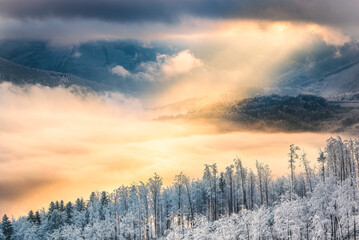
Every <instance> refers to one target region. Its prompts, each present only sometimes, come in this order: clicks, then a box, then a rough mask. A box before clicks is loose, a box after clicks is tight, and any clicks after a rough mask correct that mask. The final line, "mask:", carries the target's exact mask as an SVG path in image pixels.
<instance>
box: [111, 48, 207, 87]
mask: <svg viewBox="0 0 359 240" xmlns="http://www.w3.org/2000/svg"><path fill="white" fill-rule="evenodd" d="M202 66H203V62H202V61H201V59H199V58H197V57H195V56H194V55H193V53H191V52H190V50H188V49H187V50H184V51H181V52H179V53H177V54H173V55H167V54H158V55H157V57H156V61H148V62H143V63H141V64H140V65H139V66H138V67H137V69H136V70H135V73H130V72H129V71H128V70H126V69H125V68H124V67H122V66H120V65H117V66H115V67H113V68H112V69H111V72H112V73H113V74H115V75H118V76H120V77H123V78H132V79H134V80H135V81H148V82H160V81H166V80H169V79H170V78H172V77H176V76H179V75H183V74H188V73H190V72H191V71H192V70H194V69H196V68H199V67H202Z"/></svg>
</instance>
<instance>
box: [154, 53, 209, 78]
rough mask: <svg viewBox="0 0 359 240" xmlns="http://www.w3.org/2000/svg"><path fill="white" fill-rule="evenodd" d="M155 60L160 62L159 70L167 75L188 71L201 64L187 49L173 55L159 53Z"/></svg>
mask: <svg viewBox="0 0 359 240" xmlns="http://www.w3.org/2000/svg"><path fill="white" fill-rule="evenodd" d="M157 62H160V67H161V71H162V72H163V73H164V74H165V75H167V76H173V75H176V74H184V73H188V72H190V71H191V70H192V69H194V68H197V67H201V66H203V63H202V61H201V59H199V58H196V57H195V56H194V55H193V54H192V53H191V52H190V51H189V50H185V51H182V52H180V53H178V54H177V55H173V56H168V55H160V56H158V57H157Z"/></svg>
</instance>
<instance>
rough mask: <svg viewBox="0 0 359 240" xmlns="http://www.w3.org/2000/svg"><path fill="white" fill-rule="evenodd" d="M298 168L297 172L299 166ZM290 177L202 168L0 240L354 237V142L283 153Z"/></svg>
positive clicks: (62, 210)
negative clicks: (309, 152) (312, 155)
mask: <svg viewBox="0 0 359 240" xmlns="http://www.w3.org/2000/svg"><path fill="white" fill-rule="evenodd" d="M298 166H301V168H302V169H303V171H302V172H301V173H298V171H296V167H298ZM288 168H289V174H288V175H286V176H282V177H279V178H273V176H272V174H271V170H270V168H269V166H268V165H264V164H262V163H260V162H257V163H256V168H255V169H249V168H247V167H245V160H243V161H242V160H241V159H239V158H236V159H234V161H233V162H232V163H230V165H229V166H227V167H226V168H225V169H224V171H222V172H220V171H219V169H218V168H217V165H216V164H210V165H205V166H204V171H203V176H202V177H201V178H200V179H190V178H189V177H187V176H185V175H184V174H182V173H180V174H178V175H176V176H175V177H174V182H173V184H172V185H169V186H164V185H163V182H162V178H161V177H160V176H159V175H157V174H156V173H155V174H154V176H153V177H151V178H150V179H149V180H148V181H147V182H145V183H144V182H140V183H136V184H132V185H130V186H120V187H119V188H118V189H116V190H114V191H113V192H111V193H107V192H93V193H92V194H91V195H90V197H89V199H86V200H85V199H82V198H79V199H77V200H76V201H75V202H68V203H65V202H64V201H61V200H60V201H54V202H51V203H50V204H49V207H48V209H42V210H35V211H30V212H29V213H28V215H27V216H23V217H19V218H18V219H12V220H10V219H9V218H8V217H7V216H6V215H5V216H4V217H3V219H2V223H1V230H2V231H0V232H1V233H0V239H159V238H166V239H357V237H358V236H359V232H358V228H359V227H358V226H357V225H358V221H359V219H358V217H359V215H358V204H357V202H358V197H359V189H358V181H357V178H358V176H359V141H358V140H342V139H341V138H340V137H338V138H336V139H334V138H330V139H328V140H327V144H326V147H325V148H324V149H323V150H319V151H318V157H317V159H312V162H310V160H309V159H308V158H307V156H306V154H305V152H304V151H302V150H301V149H300V148H299V147H298V146H295V145H291V146H290V147H289V149H288Z"/></svg>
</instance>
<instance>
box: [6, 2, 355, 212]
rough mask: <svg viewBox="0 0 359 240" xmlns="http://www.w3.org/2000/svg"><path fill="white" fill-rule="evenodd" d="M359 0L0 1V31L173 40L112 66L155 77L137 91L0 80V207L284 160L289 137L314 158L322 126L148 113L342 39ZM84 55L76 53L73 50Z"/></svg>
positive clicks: (248, 88) (266, 80) (258, 84)
mask: <svg viewBox="0 0 359 240" xmlns="http://www.w3.org/2000/svg"><path fill="white" fill-rule="evenodd" d="M357 9H359V1H357V0H344V1H335V0H293V1H287V0H251V1H250V0H240V1H238V0H221V1H218V0H206V1H205V0H198V1H188V0H101V1H100V0H72V1H69V0H61V1H60V0H0V39H40V40H46V41H49V42H50V44H51V45H52V46H61V47H71V46H74V45H77V44H80V43H83V42H87V41H96V40H108V41H112V40H118V39H135V40H138V41H141V42H143V44H144V45H146V46H148V47H151V44H152V43H153V42H161V43H162V44H165V45H168V46H177V47H178V48H179V49H181V50H179V51H177V52H175V53H173V54H158V55H157V57H156V61H151V62H147V63H144V64H142V65H141V66H140V69H137V72H136V73H133V72H130V71H129V70H127V69H125V68H124V67H123V66H121V65H118V66H115V67H113V68H112V69H110V70H109V71H111V72H112V73H113V74H114V75H118V76H119V77H123V78H130V79H131V80H133V81H138V82H151V83H155V84H156V86H158V87H157V88H155V89H150V90H149V91H147V92H144V93H143V95H141V96H131V95H128V94H124V93H121V92H118V91H116V92H111V91H108V92H105V93H95V92H85V93H83V92H82V91H75V90H76V89H72V88H70V89H69V88H63V87H55V88H49V87H44V86H38V85H36V86H26V87H19V86H15V85H12V84H10V83H2V84H0V109H1V113H0V213H4V212H6V213H8V214H10V215H14V216H18V215H19V214H25V213H26V212H27V211H28V210H30V209H31V208H32V209H37V208H40V207H47V205H48V204H49V202H50V201H51V200H59V199H64V200H66V201H69V200H75V199H76V198H77V197H81V196H83V197H85V198H87V197H88V196H89V194H90V192H91V191H93V190H107V191H112V190H113V189H115V188H116V187H118V186H120V185H122V184H131V183H132V182H138V181H140V180H146V179H148V178H149V177H150V176H151V175H152V174H153V173H154V172H157V173H159V174H160V175H161V176H162V177H163V178H164V181H165V183H166V184H170V183H171V181H172V180H173V177H174V175H175V174H178V173H179V172H181V171H183V172H184V173H185V174H187V175H189V176H191V177H194V178H195V177H201V174H202V168H203V164H205V163H214V162H217V163H218V165H219V166H220V169H221V168H222V169H223V168H224V167H225V166H226V165H228V164H230V163H231V161H232V160H233V159H234V158H235V157H236V156H238V157H240V158H242V159H243V161H244V163H245V165H246V166H248V167H251V168H253V167H254V166H255V160H257V159H258V160H260V161H262V162H264V163H266V164H268V165H269V166H270V167H271V168H272V171H273V175H274V176H281V175H283V174H286V173H287V172H288V171H287V152H288V147H289V144H291V143H294V144H297V145H299V146H301V147H302V148H304V149H305V151H306V152H307V153H308V156H309V157H310V158H311V160H312V162H313V163H314V162H315V159H316V155H317V149H318V148H320V147H323V146H324V145H325V140H326V139H327V138H328V137H330V136H331V134H326V133H264V132H253V131H252V132H244V131H243V130H242V131H238V130H236V128H235V127H233V126H227V125H225V126H224V125H223V123H218V124H213V123H208V122H203V121H165V120H162V121H155V120H154V119H156V117H159V116H161V115H162V114H175V113H178V112H173V109H170V108H165V109H164V108H160V109H158V108H156V107H158V106H165V105H168V104H171V103H176V102H178V101H182V100H186V99H189V98H201V99H202V98H203V99H206V101H207V100H208V99H211V101H212V100H213V99H217V100H218V99H221V98H222V97H223V96H226V94H229V95H230V94H232V93H233V92H235V95H236V96H235V97H236V98H238V97H239V98H240V97H248V96H252V95H253V92H256V91H255V90H253V89H261V90H262V91H263V89H266V88H269V87H271V86H272V85H273V83H274V82H273V81H274V80H273V79H272V78H271V76H272V75H273V73H274V72H275V71H276V70H277V69H278V68H279V67H280V66H281V65H282V64H283V63H285V62H286V61H288V60H290V56H291V54H292V53H293V52H294V51H298V50H300V49H307V48H311V47H313V46H315V45H316V44H318V43H325V44H327V45H328V46H334V47H336V46H342V45H343V44H346V43H348V42H352V41H357V39H358V36H359V29H358V26H359V25H358V23H359V14H357ZM77 56H78V57H80V56H81V53H77Z"/></svg>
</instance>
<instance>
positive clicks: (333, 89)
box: [276, 43, 359, 96]
mask: <svg viewBox="0 0 359 240" xmlns="http://www.w3.org/2000/svg"><path fill="white" fill-rule="evenodd" d="M276 76H277V77H276V79H277V81H276V82H277V87H278V89H279V92H280V93H281V94H302V93H310V94H318V95H321V96H330V95H336V94H343V93H347V92H353V91H358V90H359V44H358V43H348V44H345V45H344V46H342V47H334V46H327V45H325V44H319V45H316V46H315V47H312V48H310V49H306V50H301V51H298V52H295V53H294V54H293V55H292V56H290V57H289V60H288V61H287V62H286V63H284V64H283V66H282V67H281V68H280V69H279V71H278V72H277V73H276Z"/></svg>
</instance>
